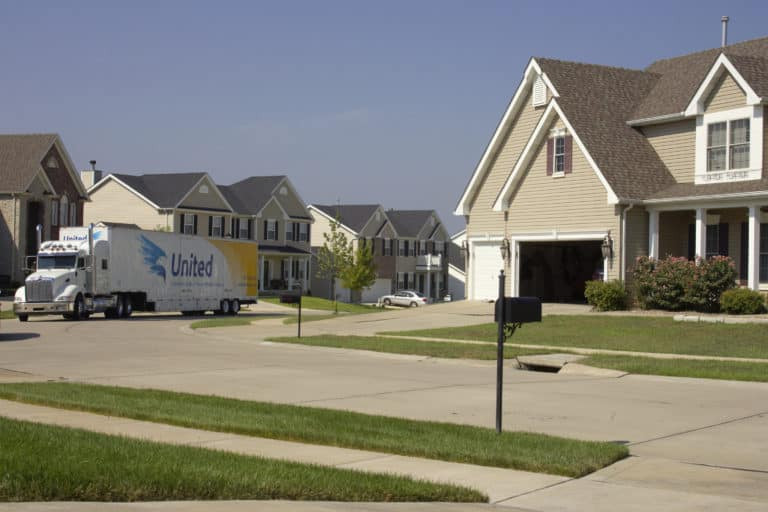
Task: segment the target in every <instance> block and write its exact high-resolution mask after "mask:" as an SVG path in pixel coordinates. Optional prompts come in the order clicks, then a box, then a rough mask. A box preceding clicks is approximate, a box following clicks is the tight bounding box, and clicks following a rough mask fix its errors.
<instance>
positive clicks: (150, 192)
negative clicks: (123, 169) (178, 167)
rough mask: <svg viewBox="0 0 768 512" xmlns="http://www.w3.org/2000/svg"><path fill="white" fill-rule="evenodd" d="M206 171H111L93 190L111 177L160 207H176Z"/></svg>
mask: <svg viewBox="0 0 768 512" xmlns="http://www.w3.org/2000/svg"><path fill="white" fill-rule="evenodd" d="M205 176H206V173H204V172H174V173H151V174H140V175H136V174H124V173H117V172H114V173H110V174H108V175H107V176H106V177H104V179H102V180H101V181H99V182H98V183H96V184H94V185H93V187H91V190H96V189H97V188H99V187H101V186H102V185H103V184H104V183H106V181H107V180H109V179H110V177H114V178H117V180H118V181H120V182H122V183H123V184H125V185H127V186H128V187H130V188H132V189H133V190H134V191H136V192H137V193H139V194H141V195H142V196H143V197H144V198H145V199H147V200H149V201H150V202H152V203H153V205H154V206H156V207H158V208H175V207H176V206H177V205H178V204H179V202H180V201H181V200H182V199H184V197H185V196H187V194H189V192H190V190H192V187H194V186H195V185H197V184H198V183H199V182H200V180H201V179H203V177H205Z"/></svg>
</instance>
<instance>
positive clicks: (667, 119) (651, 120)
mask: <svg viewBox="0 0 768 512" xmlns="http://www.w3.org/2000/svg"><path fill="white" fill-rule="evenodd" d="M681 119H685V112H675V113H674V114H663V115H660V116H654V117H644V118H642V119H632V120H630V121H627V124H628V125H629V126H646V125H650V124H662V123H671V122H674V121H680V120H681Z"/></svg>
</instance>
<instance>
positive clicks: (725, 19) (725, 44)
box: [720, 16, 728, 47]
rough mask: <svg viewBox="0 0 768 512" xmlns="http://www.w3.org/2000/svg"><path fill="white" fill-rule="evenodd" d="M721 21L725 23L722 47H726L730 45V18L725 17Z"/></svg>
mask: <svg viewBox="0 0 768 512" xmlns="http://www.w3.org/2000/svg"><path fill="white" fill-rule="evenodd" d="M720 21H722V22H723V40H722V42H721V43H720V46H722V47H725V46H727V45H728V16H723V17H722V18H720Z"/></svg>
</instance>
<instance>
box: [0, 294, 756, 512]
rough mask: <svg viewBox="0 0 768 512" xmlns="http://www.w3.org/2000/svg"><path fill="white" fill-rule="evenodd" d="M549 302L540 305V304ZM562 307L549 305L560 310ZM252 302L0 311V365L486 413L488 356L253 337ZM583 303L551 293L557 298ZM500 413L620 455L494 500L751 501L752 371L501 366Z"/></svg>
mask: <svg viewBox="0 0 768 512" xmlns="http://www.w3.org/2000/svg"><path fill="white" fill-rule="evenodd" d="M547 309H548V310H550V311H552V308H550V307H548V308H545V311H546V310H547ZM561 310H562V309H561ZM276 311H284V310H283V309H281V308H280V307H279V306H272V305H268V304H262V305H259V306H258V307H257V308H256V310H255V312H253V313H251V314H252V315H253V316H254V317H257V318H262V319H259V320H258V321H256V322H254V323H253V324H252V325H251V326H248V327H232V328H226V329H213V330H206V331H204V332H200V331H196V332H193V331H191V330H189V329H188V328H187V326H188V324H189V323H190V320H189V319H186V318H182V317H180V316H170V315H168V316H139V317H135V318H133V319H131V320H128V321H106V320H102V319H98V318H94V319H92V320H89V321H87V322H80V323H75V322H64V321H59V320H55V319H52V320H48V321H41V320H33V321H30V322H28V323H26V324H23V323H19V322H17V321H15V320H12V321H3V323H2V332H0V380H3V379H6V380H8V379H16V378H35V379H37V378H50V379H59V378H65V379H71V380H79V381H88V382H94V383H101V384H115V385H122V386H136V387H155V388H163V389H172V390H179V391H188V392H193V393H207V394H217V395H225V396H232V397H238V398H246V399H255V400H269V401H275V402H284V403H295V404H307V405H312V406H319V407H329V408H340V409H350V410H356V411H361V412H369V413H376V414H386V415H396V416H405V417H410V418H418V419H430V420H439V421H449V422H458V423H469V424H475V425H484V426H489V427H491V426H493V414H494V399H495V395H494V389H495V381H494V379H495V367H494V364H493V363H488V362H476V361H451V360H438V359H431V358H424V357H415V356H400V355H387V354H377V353H370V352H361V351H348V350H339V349H320V348H312V347H303V346H292V345H282V344H272V343H265V342H263V339H264V338H265V337H267V336H272V335H281V334H282V335H289V334H292V333H294V332H295V329H296V326H295V325H293V326H283V325H282V323H281V321H280V320H279V319H277V320H276V319H274V318H269V317H268V315H269V314H274V312H276ZM578 311H581V312H583V309H578V307H577V308H576V309H572V308H566V309H565V310H562V312H578ZM490 320H491V305H489V304H483V303H465V302H456V303H451V304H444V305H435V306H430V307H427V308H417V309H407V310H393V311H388V312H385V313H377V314H371V315H364V316H350V317H342V318H338V319H333V320H326V321H318V322H310V323H307V324H305V325H304V326H303V332H304V333H305V334H306V335H310V334H314V333H322V332H335V333H345V334H346V333H348V334H371V333H374V332H377V331H385V330H399V329H415V328H425V327H441V326H456V325H468V324H474V323H482V322H487V321H490ZM504 392H505V401H504V410H505V417H504V426H505V428H507V429H514V430H533V431H539V432H546V433H551V434H557V435H563V436H568V437H576V438H582V439H599V440H612V441H617V442H624V443H627V444H629V445H630V450H631V452H632V454H633V455H634V456H633V457H631V458H630V459H628V460H625V461H622V462H621V463H619V464H617V465H614V466H613V467H611V468H607V469H605V470H603V471H600V472H598V473H595V474H593V475H591V476H589V477H587V478H583V479H580V480H573V481H570V482H567V483H564V484H561V485H557V486H554V487H549V488H545V489H541V490H538V491H536V492H531V493H528V494H525V495H522V496H518V497H516V498H513V499H511V500H509V501H508V502H506V503H504V504H505V505H509V506H517V507H521V508H524V509H529V510H542V511H543V510H617V509H620V510H649V509H653V510H675V511H676V510H691V509H712V510H726V509H732V510H766V509H767V508H768V385H766V384H757V383H739V382H723V381H714V380H699V379H680V378H665V377H650V376H632V375H630V376H626V377H623V378H618V379H617V378H595V377H586V376H575V375H567V376H566V375H556V374H545V373H531V372H524V371H515V370H512V369H511V368H510V369H509V370H508V371H507V372H506V374H505V391H504Z"/></svg>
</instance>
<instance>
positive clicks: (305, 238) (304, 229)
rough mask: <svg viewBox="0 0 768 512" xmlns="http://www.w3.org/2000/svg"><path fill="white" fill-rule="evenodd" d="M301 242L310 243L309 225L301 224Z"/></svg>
mask: <svg viewBox="0 0 768 512" xmlns="http://www.w3.org/2000/svg"><path fill="white" fill-rule="evenodd" d="M299 242H309V224H307V223H305V222H302V223H301V224H299Z"/></svg>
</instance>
